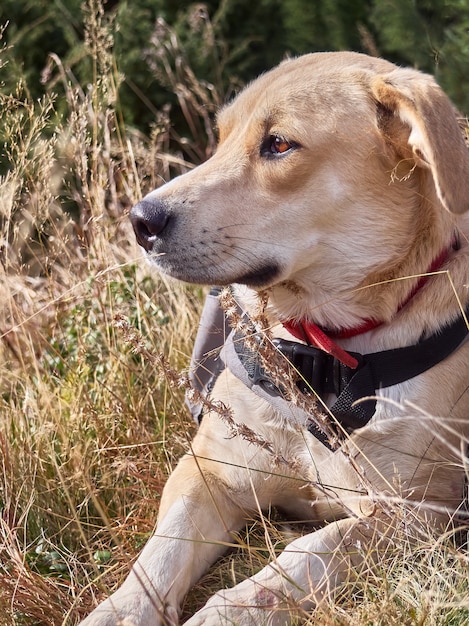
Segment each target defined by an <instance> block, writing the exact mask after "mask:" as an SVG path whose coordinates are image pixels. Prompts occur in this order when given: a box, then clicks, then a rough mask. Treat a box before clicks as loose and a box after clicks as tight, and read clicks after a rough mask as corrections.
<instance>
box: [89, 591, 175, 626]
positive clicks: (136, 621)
mask: <svg viewBox="0 0 469 626" xmlns="http://www.w3.org/2000/svg"><path fill="white" fill-rule="evenodd" d="M178 624H179V619H178V613H177V611H176V609H174V608H172V607H169V606H166V607H165V608H164V609H158V608H157V607H155V606H154V604H152V603H148V602H145V601H144V602H139V601H138V598H127V602H125V601H123V600H122V598H118V597H115V596H111V597H110V598H108V599H107V600H105V601H104V602H103V603H102V604H100V605H99V606H97V607H96V608H95V609H94V611H93V612H92V613H90V615H88V617H87V618H85V620H84V621H83V622H81V623H80V625H79V626H178Z"/></svg>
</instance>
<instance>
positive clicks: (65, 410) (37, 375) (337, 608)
mask: <svg viewBox="0 0 469 626" xmlns="http://www.w3.org/2000/svg"><path fill="white" fill-rule="evenodd" d="M86 27H87V39H86V43H87V46H88V52H89V54H90V57H91V58H92V59H93V63H94V71H95V79H94V83H93V85H92V88H91V90H89V91H84V90H83V89H82V88H81V87H80V85H78V84H76V81H74V79H73V76H71V75H70V73H69V71H68V70H67V69H66V68H64V67H63V66H62V64H61V62H60V59H57V58H54V59H52V60H51V66H50V68H49V69H50V71H51V72H52V73H53V75H54V80H62V81H63V83H64V85H65V87H66V94H67V103H68V112H67V116H66V118H65V119H63V121H58V120H57V119H56V116H55V104H54V102H53V100H52V99H45V100H44V101H43V102H40V103H34V102H31V101H30V100H29V99H28V97H27V95H26V91H25V89H24V88H23V87H22V86H21V85H18V89H17V92H16V93H15V94H9V95H1V96H0V99H1V102H0V106H1V110H2V119H1V123H0V124H1V126H0V132H1V134H2V142H3V143H5V145H6V146H7V152H6V160H7V162H8V168H7V171H6V172H5V173H4V175H3V176H2V177H0V261H1V263H0V284H2V298H1V299H0V463H1V465H0V474H1V475H0V509H1V517H0V534H1V547H0V625H2V626H11V624H18V625H20V624H21V625H26V624H34V625H38V626H39V625H41V624H44V625H46V624H47V625H49V626H50V625H52V624H54V625H57V626H58V625H59V624H65V623H69V624H75V623H77V621H78V620H79V619H80V617H82V616H83V615H84V614H85V613H87V612H88V610H89V608H90V606H92V605H93V603H94V602H95V601H96V600H98V599H99V598H102V597H104V595H106V594H108V593H109V591H110V590H112V589H114V588H115V586H116V585H118V584H119V582H120V581H122V579H123V577H124V576H125V574H126V572H127V571H128V568H129V563H130V562H132V560H133V559H134V558H135V556H136V555H137V553H138V551H139V548H140V547H141V545H142V544H143V543H144V542H145V540H146V538H147V537H148V535H149V533H150V532H151V530H152V528H153V524H154V520H155V517H156V511H157V508H158V498H159V495H160V493H161V490H162V485H163V484H164V481H165V478H166V476H167V474H168V473H169V471H170V470H171V468H172V467H173V466H174V463H175V461H176V459H177V458H178V456H179V455H180V454H181V452H182V451H183V450H184V449H185V447H186V444H187V441H188V438H189V437H190V435H191V433H192V431H193V425H192V423H191V421H190V419H189V417H188V415H187V413H186V411H185V409H184V407H183V398H182V392H181V390H178V389H177V388H175V386H174V385H171V384H169V383H168V381H167V379H166V378H165V377H164V376H162V373H161V367H160V365H161V359H160V357H159V355H160V354H164V355H166V356H167V358H168V359H169V362H170V363H171V365H172V367H174V368H176V369H177V368H181V367H183V366H184V365H186V364H187V358H188V354H189V353H190V350H191V343H192V340H193V338H194V331H195V328H196V325H197V317H198V312H199V309H200V302H201V293H198V292H197V290H194V289H192V290H188V289H186V288H184V287H182V286H181V285H179V284H175V283H171V284H168V283H167V282H166V281H165V280H164V279H163V278H161V277H159V276H156V275H155V274H152V273H150V271H149V270H148V268H147V267H146V266H145V264H144V263H142V262H141V259H140V253H139V252H138V250H137V249H136V246H135V243H134V238H133V236H132V235H131V233H130V227H129V224H128V221H127V218H126V213H127V211H128V209H129V207H130V206H131V204H132V203H133V202H135V201H136V200H138V199H139V198H140V197H141V196H142V194H143V193H145V191H146V190H147V189H149V188H152V187H155V186H156V185H157V184H158V183H159V182H160V181H162V180H167V179H168V178H169V177H170V176H171V175H173V174H175V173H178V172H182V171H184V170H185V169H187V168H188V167H190V165H188V164H187V163H186V162H185V160H184V158H183V157H182V151H181V152H180V153H174V152H173V153H172V154H169V153H168V152H167V149H168V147H169V145H170V140H171V141H172V142H173V144H174V140H175V137H174V136H172V137H171V136H170V134H171V131H170V124H169V118H168V114H167V112H166V111H165V112H161V113H160V114H159V116H158V119H157V123H156V124H155V128H154V132H153V134H152V136H151V137H149V138H147V137H142V136H141V135H140V134H138V133H135V132H130V131H129V130H128V129H126V128H125V125H124V122H123V120H121V119H120V118H119V116H118V115H117V114H116V103H117V86H118V83H119V80H120V77H119V74H118V72H117V71H115V69H114V62H113V58H112V52H111V51H112V48H111V45H112V41H111V39H110V28H109V25H108V24H106V23H105V20H104V14H103V11H102V7H101V6H100V4H99V2H97V1H95V0H90V2H89V5H88V12H87V22H86ZM158 28H159V29H160V30H159V31H157V33H156V35H155V36H158V37H159V39H158V40H155V42H154V48H153V52H154V55H153V56H152V57H151V61H152V62H154V63H157V62H158V61H159V63H160V65H158V67H159V68H160V71H161V70H162V69H163V70H164V71H166V79H167V81H168V83H169V84H173V86H174V89H175V90H177V93H178V97H179V99H180V103H181V105H182V108H183V110H184V111H185V114H186V115H187V121H188V124H189V126H190V127H191V128H192V129H193V138H192V139H191V140H190V141H182V140H181V148H184V150H185V153H186V154H187V153H190V154H193V155H194V159H195V160H197V159H200V158H203V157H205V156H206V155H207V154H208V153H209V152H210V150H211V149H212V148H213V143H214V138H213V136H212V135H210V133H211V126H210V113H211V112H213V110H214V109H215V108H216V106H217V105H218V103H219V101H220V96H219V95H217V94H216V93H214V91H213V89H211V88H210V86H207V85H206V84H203V83H199V82H198V81H197V80H196V78H195V76H194V75H193V74H192V73H191V72H190V68H188V67H187V65H184V63H181V58H182V52H181V51H180V50H178V42H177V39H176V38H175V35H174V33H172V32H171V30H170V29H168V27H167V26H166V25H164V24H163V23H160V24H159V26H158ZM0 63H1V61H0ZM0 67H1V65H0ZM155 70H156V66H155ZM206 133H208V139H206V138H205V134H206ZM201 134H204V138H203V139H202V137H201ZM198 137H199V141H197V138H198ZM176 139H178V138H176ZM179 139H180V138H179ZM122 327H124V331H125V329H127V330H126V331H125V332H123V330H122ZM132 332H133V333H134V335H132V334H131V333H132ZM132 337H133V339H132ZM137 341H138V342H139V345H140V348H139V349H138V350H136V349H135V348H136V342H137ZM176 387H177V385H176ZM301 531H302V528H300V527H298V526H297V525H292V524H286V522H285V521H284V520H282V519H281V518H279V517H278V516H275V515H274V516H266V517H264V518H262V519H260V520H253V522H252V524H250V525H249V526H248V528H247V530H246V531H245V532H244V533H243V534H241V535H240V547H239V548H236V549H234V550H232V551H231V552H230V554H229V555H228V556H226V557H225V558H224V559H222V560H221V562H220V563H218V564H217V565H216V566H215V567H214V568H213V569H212V570H211V571H210V572H209V574H208V575H207V576H206V577H205V578H204V579H203V580H202V581H201V582H200V583H199V585H198V586H197V587H196V589H195V590H194V591H193V592H192V593H191V594H190V596H189V597H188V599H187V602H186V606H185V615H186V616H187V615H189V614H190V613H191V612H192V611H193V610H194V608H197V607H199V606H200V605H201V604H203V602H204V601H205V600H206V599H207V598H208V597H209V596H210V594H211V593H213V592H214V591H215V590H216V589H217V588H219V587H220V586H225V585H231V584H233V583H235V582H239V581H240V580H241V579H242V578H244V577H245V576H247V575H249V574H250V573H252V572H255V571H257V570H258V569H259V568H260V567H262V566H263V565H264V564H265V563H266V562H267V561H268V560H269V559H270V558H271V556H272V552H273V553H274V554H275V553H278V552H279V551H280V550H281V549H282V547H283V546H284V545H285V543H286V542H287V541H288V540H289V539H290V538H292V537H294V536H296V535H297V534H298V533H299V532H301ZM448 535H451V533H450V532H449V533H448ZM266 537H268V538H269V541H268V545H269V546H270V547H269V548H268V549H267V548H266ZM454 545H455V544H454V541H453V540H452V539H451V537H442V538H439V540H438V541H436V540H435V538H434V537H432V535H431V534H430V533H429V534H428V538H427V539H426V540H425V541H423V540H421V541H420V542H419V543H418V544H417V546H411V545H409V544H407V542H406V540H405V538H402V539H400V540H399V539H396V543H395V545H394V548H393V551H392V552H390V553H389V554H387V555H383V560H382V562H380V563H379V565H378V568H377V570H376V573H375V574H371V573H370V572H362V575H361V576H360V578H359V579H358V580H355V581H353V582H350V585H349V588H348V589H347V592H348V593H347V594H344V600H343V602H341V603H339V604H337V605H334V606H330V607H323V608H321V609H318V611H317V613H316V614H315V615H314V616H305V620H307V621H308V620H309V621H308V623H310V624H313V623H314V624H319V623H320V624H325V625H329V624H330V625H332V624H334V625H336V624H344V625H345V624H347V625H350V626H352V625H353V626H355V625H360V626H362V625H365V624H383V626H384V625H385V624H386V625H387V626H389V625H394V624H395V625H397V624H416V625H417V624H425V625H426V626H437V625H438V626H441V625H447V626H450V625H451V626H461V625H462V624H468V623H469V592H468V583H467V580H468V562H467V555H466V552H465V551H464V550H460V549H456V548H455V547H454Z"/></svg>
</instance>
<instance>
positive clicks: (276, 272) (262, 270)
mask: <svg viewBox="0 0 469 626" xmlns="http://www.w3.org/2000/svg"><path fill="white" fill-rule="evenodd" d="M280 274H281V270H280V266H279V265H278V263H273V262H272V263H266V264H265V265H263V266H261V267H258V268H255V269H253V270H251V271H250V272H247V273H245V274H243V275H241V276H240V277H239V278H237V279H236V280H233V281H230V282H234V283H239V284H240V285H246V286H247V287H257V288H260V287H268V286H269V285H271V284H272V283H273V282H276V280H277V279H278V277H279V276H280Z"/></svg>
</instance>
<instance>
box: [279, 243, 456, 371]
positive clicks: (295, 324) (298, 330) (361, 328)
mask: <svg viewBox="0 0 469 626" xmlns="http://www.w3.org/2000/svg"><path fill="white" fill-rule="evenodd" d="M454 247H455V244H453V248H454ZM448 252H449V250H448V249H446V250H443V252H442V253H441V254H440V255H439V256H438V257H437V258H436V259H434V261H433V262H432V264H431V265H430V267H429V268H428V270H427V272H425V274H422V275H421V276H420V278H419V280H418V281H417V282H416V284H415V286H414V288H413V289H412V291H411V292H410V294H409V295H408V296H407V298H406V299H405V300H404V302H402V303H401V305H400V306H399V308H398V309H397V312H396V313H399V311H400V310H401V309H403V308H404V307H405V305H406V304H407V303H408V302H409V301H410V300H411V299H412V298H413V297H414V296H415V294H416V293H417V292H418V291H420V289H422V287H423V286H424V285H425V283H426V282H427V280H428V279H429V278H430V277H431V276H432V275H433V274H434V273H435V272H436V271H437V270H439V269H440V267H441V266H442V265H443V263H444V262H445V260H446V258H447V256H448ZM382 324H383V322H380V321H377V320H374V319H371V318H369V319H365V320H363V322H362V323H361V324H359V325H358V326H355V327H353V328H343V329H341V330H339V331H336V332H333V333H331V334H332V337H334V339H349V338H350V337H355V336H356V335H362V334H364V333H367V332H368V331H370V330H373V328H377V327H378V326H381V325H382ZM283 326H284V328H285V329H286V330H288V332H289V333H291V334H292V335H293V336H294V337H296V338H297V339H300V340H301V341H305V342H306V343H308V344H309V345H312V346H315V347H316V348H319V349H320V350H323V351H324V352H327V353H328V354H331V355H332V356H333V357H334V358H336V359H337V360H339V361H340V362H341V363H343V364H344V365H347V366H348V367H351V368H352V369H356V367H357V365H358V361H357V359H356V358H355V357H353V356H352V355H351V354H349V353H348V352H346V351H345V350H344V349H343V348H341V347H340V346H338V345H337V344H336V343H335V342H334V341H333V340H332V339H331V337H329V336H328V335H326V333H325V332H324V331H323V330H322V329H321V328H320V327H319V326H317V325H316V324H314V323H313V322H308V321H306V320H300V321H296V320H288V321H287V322H283Z"/></svg>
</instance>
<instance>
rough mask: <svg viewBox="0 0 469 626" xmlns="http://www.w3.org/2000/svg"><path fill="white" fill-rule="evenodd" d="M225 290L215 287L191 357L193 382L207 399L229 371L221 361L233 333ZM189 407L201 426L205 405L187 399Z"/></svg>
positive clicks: (207, 302) (211, 292) (207, 303)
mask: <svg viewBox="0 0 469 626" xmlns="http://www.w3.org/2000/svg"><path fill="white" fill-rule="evenodd" d="M221 290H222V288H221V287H212V289H211V290H210V293H209V294H208V296H207V297H206V299H205V304H204V308H203V310H202V315H201V317H200V322H199V328H198V330H197V335H196V338H195V343H194V349H193V351H192V356H191V363H190V368H189V380H190V381H191V384H192V386H193V387H194V389H196V390H197V391H199V392H200V393H201V395H202V396H203V397H206V396H207V395H208V394H209V393H210V392H211V390H212V389H213V385H214V383H215V380H216V379H217V378H218V376H219V374H220V373H221V372H222V371H223V370H224V369H225V365H224V363H223V361H222V360H221V359H220V358H219V357H220V349H221V348H222V346H223V344H224V343H225V341H226V338H227V336H228V335H229V334H230V332H231V328H230V327H229V325H228V323H227V321H226V318H225V313H224V311H223V309H222V308H221V306H220V302H219V295H220V292H221ZM186 404H187V406H188V407H189V411H190V412H191V414H192V417H193V418H194V420H195V421H196V422H197V424H198V423H199V422H200V419H201V416H202V410H203V406H202V404H201V403H197V404H194V403H193V402H191V401H190V400H189V399H188V398H187V396H186Z"/></svg>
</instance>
